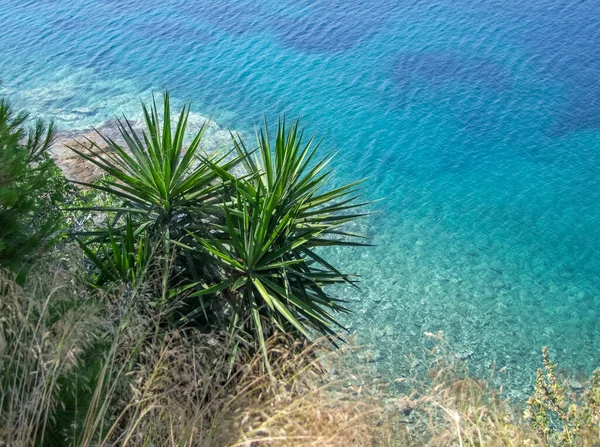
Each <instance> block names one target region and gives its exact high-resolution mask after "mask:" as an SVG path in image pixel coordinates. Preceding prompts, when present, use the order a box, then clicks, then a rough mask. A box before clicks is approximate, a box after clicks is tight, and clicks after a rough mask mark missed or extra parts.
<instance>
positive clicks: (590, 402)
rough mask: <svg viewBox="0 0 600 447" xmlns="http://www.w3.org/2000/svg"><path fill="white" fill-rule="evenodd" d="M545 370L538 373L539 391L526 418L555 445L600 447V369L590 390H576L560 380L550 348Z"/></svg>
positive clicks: (533, 395)
mask: <svg viewBox="0 0 600 447" xmlns="http://www.w3.org/2000/svg"><path fill="white" fill-rule="evenodd" d="M542 354H543V360H544V368H543V369H539V370H538V372H537V379H536V382H535V389H534V392H533V394H532V396H531V397H530V398H529V399H528V401H527V410H526V411H525V416H526V418H527V419H528V420H529V421H530V423H531V425H532V426H533V428H534V429H535V430H536V431H537V432H538V433H539V434H540V436H542V437H543V439H544V440H545V441H546V442H547V443H548V444H551V445H558V446H575V445H589V446H592V445H598V444H600V369H599V370H596V371H595V372H594V374H593V376H592V379H591V381H590V384H589V386H587V387H583V386H579V384H578V385H577V386H576V387H575V388H577V389H573V388H574V387H572V386H571V385H570V384H569V382H568V381H566V380H562V381H561V380H559V379H558V378H557V376H556V368H557V365H556V364H555V363H553V362H552V361H551V360H550V356H549V354H548V348H543V349H542Z"/></svg>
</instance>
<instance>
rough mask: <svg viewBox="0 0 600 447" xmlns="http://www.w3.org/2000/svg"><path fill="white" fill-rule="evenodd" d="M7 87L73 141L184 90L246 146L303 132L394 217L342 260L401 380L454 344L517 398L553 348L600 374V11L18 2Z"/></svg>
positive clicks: (7, 7) (472, 2)
mask: <svg viewBox="0 0 600 447" xmlns="http://www.w3.org/2000/svg"><path fill="white" fill-rule="evenodd" d="M0 79H3V81H4V84H3V86H2V87H1V88H0V92H1V93H4V94H7V95H9V96H10V97H11V98H12V100H13V102H15V103H16V104H17V105H18V106H21V107H25V108H28V109H29V110H31V111H32V112H33V113H34V114H37V115H40V116H46V117H54V118H55V119H56V120H57V123H58V124H59V125H60V126H61V127H62V128H65V129H68V128H77V127H86V126H87V125H90V124H99V123H101V122H102V121H104V120H106V119H108V118H111V117H112V116H113V114H115V113H120V112H125V113H127V114H130V115H131V114H135V113H137V112H138V107H139V98H140V97H147V96H148V93H149V92H150V91H151V90H155V91H160V90H163V89H166V88H168V89H169V90H170V91H171V93H172V94H173V95H174V96H175V97H176V98H178V99H180V100H192V101H193V104H194V109H195V111H197V112H199V113H202V114H212V115H213V116H214V118H215V119H216V120H217V121H218V122H220V123H221V124H224V125H226V126H230V127H232V128H235V129H243V130H251V129H252V128H253V126H254V123H256V122H258V121H259V120H260V119H261V117H262V116H263V114H266V115H267V117H268V118H269V119H271V120H273V119H275V117H276V116H277V115H279V114H281V113H283V112H286V113H287V114H288V115H292V116H297V115H300V116H301V117H302V119H303V121H304V123H305V124H306V125H307V126H308V128H309V130H311V131H314V132H317V133H318V134H319V135H322V136H325V146H328V147H329V148H336V149H339V150H340V155H339V157H338V160H337V170H338V174H339V177H340V178H341V179H343V180H351V179H355V178H358V177H363V176H368V177H369V179H368V181H367V183H366V193H367V195H368V197H369V198H373V199H375V198H384V199H385V200H384V201H382V202H379V203H378V204H377V205H375V206H374V208H375V209H376V210H378V211H379V213H377V214H376V215H375V216H373V217H370V218H369V219H368V220H365V221H364V222H362V223H361V224H360V226H361V228H362V230H363V231H365V232H366V233H367V234H368V235H369V236H371V237H372V238H373V242H374V243H375V244H377V246H376V247H375V248H372V249H360V250H354V251H345V252H340V253H337V252H336V253H332V255H331V257H332V258H333V259H334V260H335V261H336V262H339V263H340V264H342V265H343V266H344V267H346V268H347V269H349V270H351V271H356V272H358V273H360V274H361V275H362V276H363V289H362V292H360V293H358V292H356V291H344V292H343V293H344V294H346V295H347V296H352V297H353V300H354V302H353V304H352V307H353V309H354V310H355V314H354V315H353V316H352V317H351V319H350V320H351V321H349V324H350V325H351V326H352V327H353V328H355V329H358V330H359V331H360V332H361V333H362V334H363V337H364V340H366V341H369V342H374V343H375V344H376V345H377V348H378V349H379V350H380V352H381V356H382V359H381V362H380V367H381V368H383V369H388V370H390V371H392V373H393V374H403V373H405V372H406V371H405V369H406V367H407V366H406V365H407V361H406V358H405V356H406V355H407V354H408V353H409V352H415V353H417V356H418V355H420V354H419V353H421V352H422V347H423V345H424V344H425V342H424V341H423V340H424V337H423V335H422V334H423V332H424V331H432V332H433V331H437V330H444V331H445V332H446V333H447V335H448V338H449V340H450V341H451V343H452V344H453V345H454V346H455V347H456V348H457V349H458V350H459V351H461V352H467V353H469V354H471V353H472V356H470V359H469V360H468V361H469V362H470V364H471V365H472V367H473V368H474V369H475V370H476V371H478V372H481V373H484V372H485V371H488V370H489V368H490V367H491V366H494V365H495V366H496V367H497V368H501V367H503V366H507V367H508V368H507V370H506V372H505V373H503V375H501V376H499V377H500V378H499V380H501V381H503V382H504V383H506V384H507V385H508V386H509V388H510V387H512V388H514V389H519V390H522V388H523V387H525V386H526V385H527V384H528V383H530V382H531V380H532V379H533V374H534V368H535V367H536V366H537V364H538V363H539V349H540V347H541V346H543V345H546V344H547V345H550V346H551V353H553V355H554V357H555V358H556V360H558V361H559V362H561V364H562V365H563V366H564V367H565V368H566V369H568V370H570V371H573V372H576V373H578V374H583V373H589V372H590V371H591V370H592V369H593V368H594V367H596V366H598V365H600V350H599V348H600V324H599V323H600V314H599V312H600V307H599V306H600V253H599V249H600V2H598V1H597V0H579V1H565V0H503V1H496V0H455V1H452V2H448V1H445V0H444V1H442V0H411V1H408V0H406V1H403V0H396V1H392V0H369V1H367V0H320V1H308V0H278V1H275V0H265V1H249V0H244V1H226V0H220V1H201V0H187V1H184V0H161V1H158V0H71V1H69V2H63V1H58V0H31V1H25V0H18V1H15V0H0ZM494 362H495V363H494Z"/></svg>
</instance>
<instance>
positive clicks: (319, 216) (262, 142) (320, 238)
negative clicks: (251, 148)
mask: <svg viewBox="0 0 600 447" xmlns="http://www.w3.org/2000/svg"><path fill="white" fill-rule="evenodd" d="M298 128H299V123H298V121H296V122H293V123H292V124H291V125H290V126H289V128H286V124H285V120H281V121H280V122H279V125H278V129H277V135H276V138H275V141H274V146H273V147H272V146H271V141H270V139H269V133H268V127H267V125H266V123H265V126H264V129H262V130H261V131H260V133H259V137H258V151H257V152H258V154H257V155H252V154H250V153H249V152H248V151H247V150H246V149H245V147H244V145H243V142H241V141H240V140H239V139H236V140H235V144H236V148H237V149H238V152H239V153H240V156H242V157H243V160H244V165H245V168H246V171H247V172H248V173H249V176H248V177H247V178H244V179H240V180H239V181H237V182H236V187H237V192H236V195H235V196H234V197H232V198H231V200H230V201H228V202H227V203H225V204H224V206H223V207H224V214H225V221H224V222H222V223H217V224H214V225H213V226H212V227H213V228H214V231H213V232H212V233H211V234H210V237H209V238H207V239H202V238H201V237H196V240H197V242H198V245H199V246H200V247H201V248H202V249H204V250H206V251H208V252H209V253H210V254H211V255H212V256H213V257H214V259H215V260H216V262H218V263H219V265H220V266H221V268H222V271H223V273H224V278H223V280H222V282H220V283H219V284H218V285H215V286H213V287H212V288H210V289H207V290H203V291H199V292H196V293H194V294H193V295H192V296H203V295H205V294H207V293H210V292H214V290H211V289H214V288H216V289H217V290H219V291H221V296H223V297H224V298H226V299H227V300H228V301H229V302H230V303H231V307H232V309H233V314H234V318H233V322H234V325H237V326H238V327H239V328H241V329H244V330H246V328H247V327H248V326H249V327H250V330H251V331H252V332H253V333H254V334H255V337H256V339H258V340H259V341H260V344H261V346H262V348H263V349H264V334H265V333H267V334H269V333H270V332H271V331H272V330H273V329H278V330H280V331H283V332H291V333H296V334H302V335H303V336H305V337H306V338H311V336H312V334H313V333H314V331H316V332H318V333H320V334H325V335H333V334H334V332H335V329H334V328H335V327H336V326H338V325H337V323H336V321H335V319H334V317H333V315H332V312H334V311H345V310H346V309H345V308H344V307H343V306H342V303H341V300H339V299H336V298H334V297H333V296H331V295H330V294H329V293H328V290H329V289H328V288H327V286H331V285H336V284H342V283H349V284H353V280H352V279H351V278H350V277H349V276H348V275H346V274H343V273H341V272H339V271H338V270H337V269H336V268H335V267H334V266H333V265H331V264H330V263H328V262H327V261H326V260H325V259H323V258H322V257H321V256H320V255H319V254H317V251H316V250H317V249H319V248H320V247H327V246H348V245H361V243H359V242H354V241H353V239H356V238H357V237H358V236H356V235H354V234H350V233H346V232H344V231H343V230H342V226H343V225H344V224H345V223H348V222H351V221H352V220H354V219H356V218H358V217H360V216H361V214H356V213H351V212H349V210H353V209H354V208H357V207H360V206H363V205H364V204H363V203H356V202H355V200H356V199H357V198H358V197H359V194H358V193H357V190H356V186H357V185H358V182H357V183H353V184H349V185H344V186H341V187H339V188H336V189H333V190H327V189H326V186H327V182H328V180H329V179H330V178H331V175H332V171H331V170H330V169H328V167H327V166H328V164H329V162H330V160H331V157H327V158H325V159H322V160H317V161H315V159H316V157H317V146H314V145H313V139H312V138H311V139H309V140H308V141H307V142H306V143H303V141H302V134H301V133H299V132H298ZM224 175H225V174H224ZM263 320H264V321H266V323H267V327H264V324H263ZM338 328H339V326H338Z"/></svg>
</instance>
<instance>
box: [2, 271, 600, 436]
mask: <svg viewBox="0 0 600 447" xmlns="http://www.w3.org/2000/svg"><path fill="white" fill-rule="evenodd" d="M30 278H31V279H30V280H29V282H28V283H27V284H26V286H25V287H23V288H20V287H18V286H17V285H16V284H15V282H14V280H13V278H12V277H11V275H10V274H8V273H0V297H1V301H0V387H1V388H0V445H1V446H33V445H73V446H200V447H218V446H236V447H256V446H326V447H328V446H329V447H337V446H340V447H342V446H343V447H346V446H396V445H397V446H543V445H547V443H544V442H543V441H542V439H541V438H540V437H539V436H538V434H537V433H536V432H535V431H534V430H533V429H532V427H531V426H530V425H529V424H528V423H527V422H526V421H524V420H523V418H522V409H521V408H517V409H516V410H515V408H513V407H512V406H511V405H510V403H509V402H507V401H506V400H504V399H503V398H502V394H501V392H500V391H498V390H493V389H490V388H489V387H488V386H487V385H486V384H485V383H484V382H482V381H480V380H477V379H474V378H473V377H471V376H469V374H468V371H467V369H466V368H465V367H464V365H463V364H462V363H461V362H460V361H459V360H457V358H456V356H455V355H454V353H453V352H452V350H451V349H450V348H449V347H448V345H447V344H446V343H445V341H444V338H443V335H442V334H426V336H428V337H430V338H431V339H432V340H433V344H434V348H433V349H432V351H431V362H430V364H429V365H428V371H429V374H428V375H423V374H421V375H419V374H415V377H412V378H406V379H403V378H399V379H397V380H396V381H397V382H404V383H402V385H401V388H402V389H404V390H407V393H408V394H405V395H402V394H399V393H398V391H394V390H397V389H398V387H396V385H397V384H395V383H394V381H386V382H384V381H382V379H381V378H377V377H378V376H377V373H376V372H375V371H374V369H373V364H371V363H365V362H361V361H360V360H359V359H360V358H361V357H364V356H361V355H359V354H360V352H361V350H360V349H355V348H352V345H351V344H350V345H347V346H345V347H343V348H341V349H339V350H335V351H334V350H329V349H327V348H325V347H322V346H319V345H316V344H311V345H309V344H303V343H299V342H298V341H294V340H292V339H290V338H288V337H285V336H282V335H278V336H275V337H273V338H272V339H270V340H269V342H268V357H269V362H270V365H271V368H272V374H269V372H268V371H266V370H265V366H264V365H265V362H264V358H263V357H262V356H261V354H255V353H253V352H254V351H253V350H252V349H249V347H247V346H245V345H244V344H243V342H240V340H231V339H229V338H228V337H227V336H225V335H223V334H203V333H200V332H199V331H197V330H193V329H186V330H174V329H165V328H166V327H168V326H165V325H164V318H163V317H164V313H163V312H161V311H160V309H152V310H151V312H148V301H147V297H146V296H145V295H144V293H143V291H135V290H133V291H132V290H128V289H126V288H121V289H119V290H116V291H114V292H113V293H112V294H109V295H107V294H102V295H101V294H100V292H97V293H93V292H90V291H89V290H88V289H87V288H86V287H85V285H84V284H83V283H82V282H81V281H80V280H79V279H78V278H79V276H78V274H77V273H76V272H72V271H68V270H65V269H64V268H60V266H59V267H57V266H56V265H53V266H51V268H46V269H43V270H39V271H38V273H37V274H35V275H31V276H30ZM236 342H237V343H238V347H237V349H235V350H234V349H233V345H234V343H236ZM232 352H235V355H233V354H232ZM74 384H75V385H74ZM592 435H593V436H596V438H593V437H590V439H597V435H598V434H597V433H595V434H592ZM582 445H583V444H582ZM586 445H595V444H594V443H593V442H592V443H588V444H586Z"/></svg>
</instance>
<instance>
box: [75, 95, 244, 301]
mask: <svg viewBox="0 0 600 447" xmlns="http://www.w3.org/2000/svg"><path fill="white" fill-rule="evenodd" d="M142 109H143V113H144V124H145V129H144V130H143V131H141V132H138V131H136V130H135V129H134V127H133V125H132V124H131V122H130V121H129V120H128V119H127V118H124V119H123V120H117V121H118V130H119V132H120V134H121V137H122V139H123V141H124V142H125V144H124V145H121V144H118V143H117V142H115V141H114V140H113V139H111V138H109V137H107V136H104V135H102V134H100V136H101V137H102V140H103V141H104V145H105V147H101V146H100V145H99V144H97V143H96V142H94V141H92V140H87V141H86V142H84V143H80V145H79V146H78V147H71V149H72V150H73V151H74V152H76V153H77V154H79V155H80V156H81V157H83V158H84V159H86V160H88V161H89V162H91V163H93V164H95V165H97V166H98V167H100V168H101V169H102V170H103V171H104V172H105V173H106V174H107V177H106V178H105V179H103V180H101V181H100V182H99V183H83V182H77V183H79V184H81V185H84V186H87V187H90V188H94V189H96V190H100V191H103V192H106V193H109V194H110V195H112V196H114V197H116V198H119V199H120V201H121V204H120V205H119V206H109V207H87V208H85V209H86V210H90V211H91V210H94V211H102V212H106V213H111V214H113V215H114V216H115V221H114V222H115V225H114V226H115V228H116V230H115V231H119V230H118V229H119V228H120V227H123V225H124V222H123V216H125V215H126V216H131V218H132V221H131V226H132V227H135V228H136V230H135V231H124V232H123V235H124V237H126V238H136V241H133V240H124V241H123V244H122V247H125V246H129V247H134V246H135V250H139V249H140V245H139V244H140V240H139V237H140V236H143V237H144V240H145V242H144V243H145V244H151V245H153V246H154V247H161V250H157V252H158V253H162V256H163V260H164V263H163V264H162V265H163V274H162V277H163V287H162V289H163V298H165V297H166V294H167V284H168V278H169V274H168V272H169V271H170V270H171V268H170V265H169V259H170V258H171V244H170V241H171V240H179V239H180V238H183V237H185V235H186V233H185V231H184V228H185V227H186V226H187V225H189V224H190V223H194V224H195V227H196V228H198V227H199V225H198V224H199V223H201V222H202V219H203V218H206V217H210V216H213V215H215V213H218V212H219V209H220V204H221V202H222V189H223V177H222V176H221V175H220V174H219V173H218V172H216V171H215V170H214V169H212V167H211V163H214V164H219V165H220V166H221V167H222V169H223V170H225V171H227V170H229V169H230V168H231V167H233V166H234V165H235V164H236V163H238V160H237V159H235V158H234V159H232V160H230V161H225V159H226V157H227V154H226V153H223V152H221V153H218V154H212V155H205V154H202V153H201V151H202V149H201V142H202V138H203V135H204V133H205V131H206V126H207V123H205V124H204V125H203V126H202V128H201V129H200V130H199V131H198V132H197V133H196V134H195V135H194V136H193V138H191V142H190V143H189V145H187V147H186V145H185V134H186V128H187V125H188V117H189V106H187V105H186V106H184V107H183V109H182V110H181V112H180V113H179V117H178V119H177V120H176V122H175V123H174V125H172V124H171V120H172V117H171V107H170V100H169V94H168V93H165V95H164V103H163V110H162V120H161V118H160V116H159V109H158V106H157V104H156V101H155V100H154V98H153V102H152V105H151V107H150V109H148V108H147V107H146V105H144V104H142ZM202 159H204V160H205V162H203V161H202ZM206 161H210V163H208V162H206ZM110 231H112V230H111V229H104V230H101V231H99V232H92V233H87V234H86V235H88V236H89V235H91V236H94V238H92V239H88V240H87V241H85V242H83V245H84V246H90V247H91V244H94V243H100V244H108V245H114V240H112V239H113V236H112V235H111V234H110ZM89 250H91V248H89ZM89 250H87V251H88V254H89ZM109 251H111V252H112V254H113V255H115V254H116V251H115V250H114V249H112V248H109ZM124 255H126V256H125V257H124V258H121V260H123V259H128V256H129V255H130V254H124ZM111 258H113V259H114V261H115V263H116V264H115V265H113V266H112V267H108V266H107V265H106V261H110V260H111ZM99 259H100V257H91V260H92V261H94V262H95V263H96V265H97V267H98V268H99V269H100V270H101V271H102V272H106V271H108V270H112V271H119V270H121V271H122V268H121V267H123V266H122V265H121V266H119V265H117V264H119V263H120V261H119V259H117V258H115V257H114V256H104V257H103V261H102V262H98V260H99ZM192 270H193V269H192ZM101 277H108V276H107V275H106V274H104V275H103V276H102V275H101Z"/></svg>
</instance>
